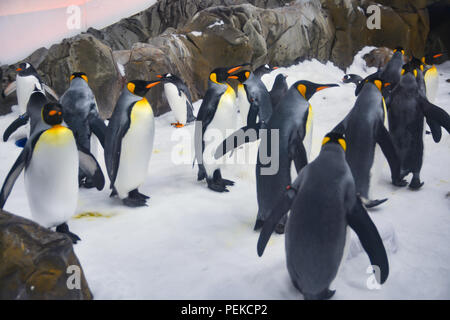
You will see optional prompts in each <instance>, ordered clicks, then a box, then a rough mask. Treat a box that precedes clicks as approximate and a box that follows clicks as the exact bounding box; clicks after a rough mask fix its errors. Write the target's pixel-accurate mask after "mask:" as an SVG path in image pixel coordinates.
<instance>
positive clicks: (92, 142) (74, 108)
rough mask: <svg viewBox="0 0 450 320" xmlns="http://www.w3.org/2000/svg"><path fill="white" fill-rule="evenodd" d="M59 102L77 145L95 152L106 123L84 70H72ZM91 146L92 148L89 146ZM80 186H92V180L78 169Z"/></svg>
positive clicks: (103, 137) (103, 133)
mask: <svg viewBox="0 0 450 320" xmlns="http://www.w3.org/2000/svg"><path fill="white" fill-rule="evenodd" d="M59 103H60V104H61V105H62V107H63V113H64V121H65V122H66V123H67V125H68V126H69V128H70V130H72V132H73V134H74V135H75V140H76V142H77V144H78V145H81V146H82V147H83V148H84V149H86V150H89V151H91V152H92V153H93V154H94V155H96V154H97V152H96V151H97V148H98V146H97V140H96V138H95V137H93V136H92V132H93V133H94V134H95V136H96V137H97V138H98V141H100V143H101V144H102V146H104V142H105V141H104V140H105V134H106V125H105V123H104V122H103V120H102V119H101V118H100V116H99V113H98V107H97V101H96V100H95V96H94V93H93V92H92V90H91V88H90V87H89V84H88V77H87V75H86V74H85V73H84V72H74V73H72V75H71V76H70V86H69V88H68V89H67V90H66V92H64V94H63V95H62V96H61V98H60V100H59ZM91 147H92V148H91ZM79 178H80V186H82V187H85V188H92V187H93V184H92V181H90V180H89V178H87V176H86V174H84V173H83V172H82V170H80V177H79Z"/></svg>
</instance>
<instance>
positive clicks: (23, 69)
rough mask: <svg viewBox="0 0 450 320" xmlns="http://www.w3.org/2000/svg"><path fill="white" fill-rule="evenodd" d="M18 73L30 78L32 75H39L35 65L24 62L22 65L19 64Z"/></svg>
mask: <svg viewBox="0 0 450 320" xmlns="http://www.w3.org/2000/svg"><path fill="white" fill-rule="evenodd" d="M16 71H17V72H18V73H19V74H20V75H21V76H28V75H31V74H37V72H36V69H34V67H33V65H31V64H30V63H28V62H22V63H21V64H19V67H18V68H17V69H16Z"/></svg>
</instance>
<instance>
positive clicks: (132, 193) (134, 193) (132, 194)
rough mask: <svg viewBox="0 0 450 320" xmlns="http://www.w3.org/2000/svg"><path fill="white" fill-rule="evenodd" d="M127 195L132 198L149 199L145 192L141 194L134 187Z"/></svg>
mask: <svg viewBox="0 0 450 320" xmlns="http://www.w3.org/2000/svg"><path fill="white" fill-rule="evenodd" d="M128 195H129V196H130V197H131V198H133V199H141V200H148V199H150V197H149V196H146V195H145V194H142V193H140V192H139V191H138V189H134V190H132V191H130V192H129V193H128Z"/></svg>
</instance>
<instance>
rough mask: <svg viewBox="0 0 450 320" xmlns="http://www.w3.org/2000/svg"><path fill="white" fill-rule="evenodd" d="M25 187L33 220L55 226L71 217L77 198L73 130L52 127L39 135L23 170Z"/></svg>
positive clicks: (76, 154) (76, 171)
mask: <svg viewBox="0 0 450 320" xmlns="http://www.w3.org/2000/svg"><path fill="white" fill-rule="evenodd" d="M57 130H59V131H60V132H57ZM25 188H26V192H27V197H28V203H29V205H30V210H31V214H32V217H33V220H34V221H36V222H37V223H39V224H41V225H42V226H44V227H47V228H50V227H53V226H57V225H60V224H62V223H64V222H67V220H69V219H70V218H71V217H72V216H73V214H74V213H75V210H76V207H77V201H78V150H77V147H76V143H75V139H74V137H73V134H72V131H70V130H69V129H67V128H64V127H60V128H58V129H53V128H52V129H49V130H47V131H46V132H44V133H43V134H42V135H41V136H40V138H39V140H38V142H37V143H36V145H35V148H34V151H33V155H32V158H31V161H30V164H29V165H28V167H27V168H26V170H25Z"/></svg>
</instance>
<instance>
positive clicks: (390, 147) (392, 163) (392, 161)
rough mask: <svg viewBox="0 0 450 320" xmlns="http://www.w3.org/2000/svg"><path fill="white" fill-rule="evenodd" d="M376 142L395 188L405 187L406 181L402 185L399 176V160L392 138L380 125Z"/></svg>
mask: <svg viewBox="0 0 450 320" xmlns="http://www.w3.org/2000/svg"><path fill="white" fill-rule="evenodd" d="M376 141H377V143H378V145H379V146H380V148H381V151H382V152H383V154H384V156H385V157H386V160H387V162H388V164H389V168H390V169H391V177H392V183H393V184H394V185H397V186H405V185H406V181H405V182H404V183H403V182H402V179H401V176H400V169H401V168H400V167H401V166H400V159H399V157H398V155H397V151H396V150H395V147H394V144H393V142H392V138H391V136H390V134H389V132H388V131H387V129H386V127H385V126H384V125H383V124H382V123H380V124H379V125H378V130H377V136H376Z"/></svg>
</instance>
